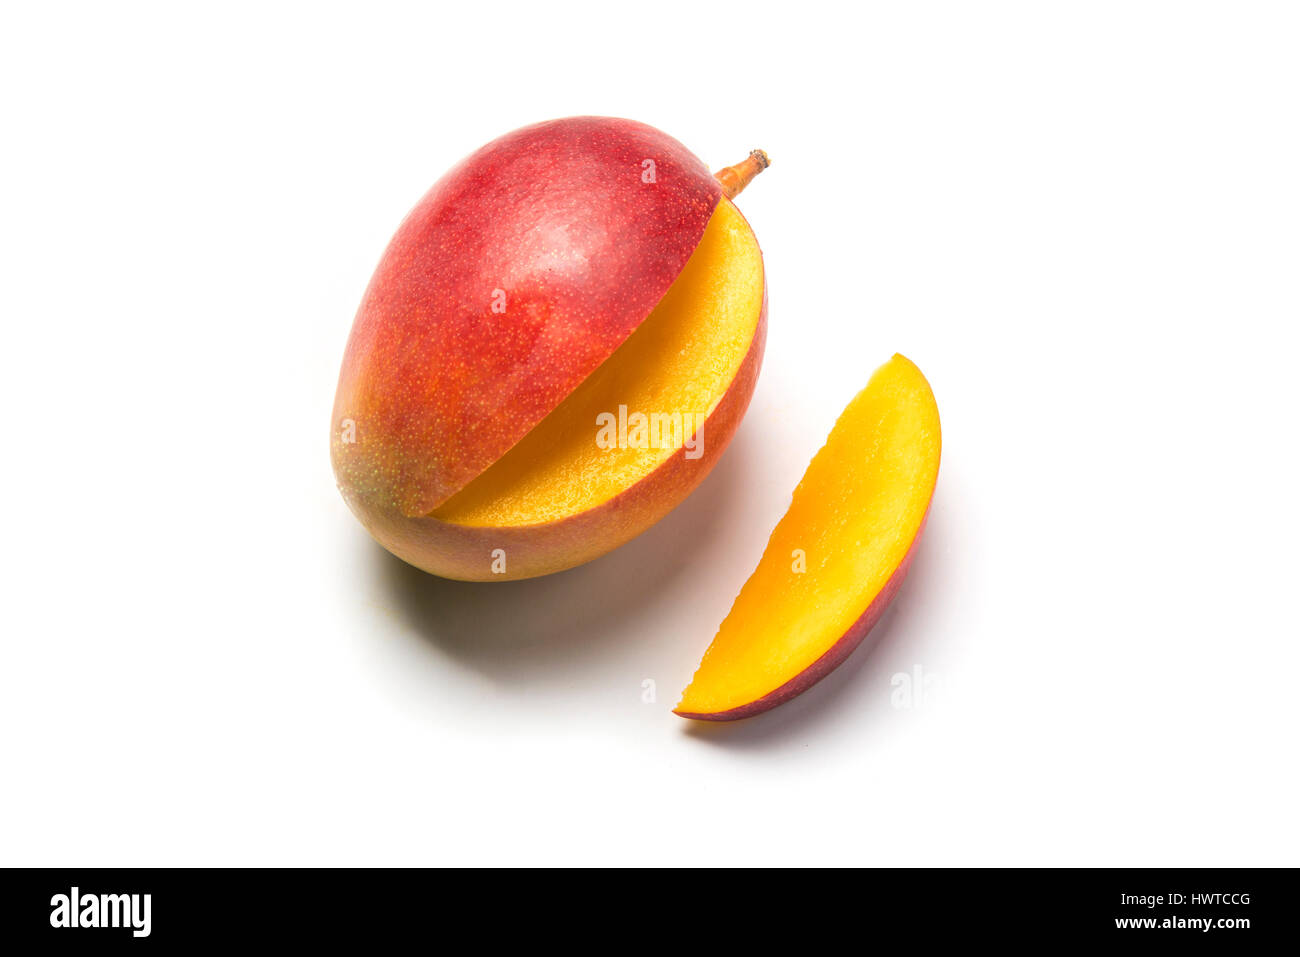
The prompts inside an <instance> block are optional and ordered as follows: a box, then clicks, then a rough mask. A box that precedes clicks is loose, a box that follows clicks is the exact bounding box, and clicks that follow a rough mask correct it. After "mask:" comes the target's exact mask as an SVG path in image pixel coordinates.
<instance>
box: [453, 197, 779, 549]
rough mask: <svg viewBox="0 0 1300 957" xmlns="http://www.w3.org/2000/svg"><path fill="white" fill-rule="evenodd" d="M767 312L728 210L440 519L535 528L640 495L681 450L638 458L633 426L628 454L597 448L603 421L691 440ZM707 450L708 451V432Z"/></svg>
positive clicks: (758, 265) (751, 247) (756, 257)
mask: <svg viewBox="0 0 1300 957" xmlns="http://www.w3.org/2000/svg"><path fill="white" fill-rule="evenodd" d="M762 305H763V260H762V255H761V254H760V252H759V248H758V242H757V240H756V239H755V238H754V234H753V232H752V231H751V230H750V228H749V224H748V223H746V222H745V219H744V217H743V216H741V215H740V212H739V211H738V210H737V209H736V207H735V206H733V205H732V204H731V203H730V202H729V201H728V200H726V199H723V200H722V201H720V202H719V204H718V208H717V210H716V211H715V212H714V214H713V217H712V218H711V219H710V220H709V224H708V226H707V228H706V229H705V231H704V236H703V238H702V239H701V240H700V243H699V245H698V246H697V247H696V249H695V252H694V253H692V254H691V258H690V260H689V261H688V262H687V264H686V267H685V268H684V269H683V270H682V273H681V275H680V276H678V277H677V280H676V281H675V282H674V283H673V285H672V287H671V288H670V289H669V290H668V293H667V294H666V295H665V296H664V298H663V299H662V300H661V301H660V303H659V305H658V306H656V307H655V309H654V311H653V312H652V313H651V314H650V315H649V316H648V317H646V319H645V320H644V321H643V322H642V323H641V325H640V326H638V327H637V329H636V331H635V332H633V333H632V335H631V336H629V337H628V338H627V340H626V341H625V342H624V343H623V344H622V345H621V346H620V347H619V348H618V350H617V351H616V352H615V353H614V354H613V355H612V356H610V358H609V359H607V360H606V361H605V362H604V363H603V364H602V365H601V366H600V367H599V368H598V369H597V370H596V371H595V372H594V373H593V374H592V375H591V376H590V377H588V378H587V379H586V381H584V382H583V383H582V384H581V385H580V386H579V387H578V388H577V389H575V390H574V391H573V392H572V393H571V394H570V395H569V396H568V397H567V398H565V400H564V401H563V402H562V403H561V404H560V405H559V406H558V407H556V409H555V410H554V411H552V412H551V414H550V415H548V416H547V417H546V418H545V419H543V420H542V421H541V422H540V423H539V424H538V425H537V426H536V427H535V428H534V429H533V430H532V431H531V432H529V433H528V434H527V435H526V436H525V437H524V438H523V439H522V440H520V442H519V443H518V444H517V445H515V446H514V448H512V449H511V450H510V451H509V452H507V453H506V454H505V455H504V456H502V457H501V458H500V459H498V460H497V461H496V462H495V463H494V464H493V465H492V466H491V467H489V468H488V469H487V470H486V471H485V472H483V474H482V475H480V476H478V478H476V479H474V481H472V482H471V483H470V484H469V485H467V486H466V487H465V488H463V489H462V490H461V491H460V492H458V493H457V494H456V495H454V496H453V497H452V498H451V499H449V500H448V501H447V502H445V503H444V504H443V505H441V506H440V507H439V508H438V509H437V510H435V511H434V512H433V513H432V515H433V517H434V518H437V519H439V520H441V521H444V522H450V523H454V524H459V525H468V526H490V527H512V526H528V525H539V524H543V523H546V522H553V521H557V520H560V519H563V518H566V517H568V516H570V515H576V514H579V513H581V512H584V511H586V510H588V509H592V508H595V507H597V506H599V505H601V504H602V503H604V502H606V501H608V500H609V499H611V498H613V497H614V496H616V495H617V494H619V493H620V492H622V491H623V490H625V489H627V488H629V487H631V486H632V485H634V484H636V483H637V482H639V481H640V480H641V479H643V478H645V477H646V476H648V475H649V474H650V473H651V472H653V471H654V470H655V469H656V468H658V467H659V466H660V465H661V464H663V462H665V461H666V460H667V459H668V458H669V457H670V456H672V455H674V454H676V449H675V448H674V447H672V445H673V444H672V443H671V442H669V441H666V440H665V439H664V438H663V436H662V433H661V437H660V441H659V443H658V444H659V447H654V448H637V447H632V446H633V445H634V444H639V443H638V440H637V435H636V432H635V424H636V423H635V421H633V423H632V427H630V428H629V429H628V430H627V432H628V435H627V437H628V438H629V439H630V440H631V441H630V442H629V443H627V444H628V446H629V447H621V443H620V447H602V446H601V445H600V444H598V442H597V437H598V433H599V432H600V426H601V425H607V424H608V419H600V418H599V417H601V416H602V415H603V414H608V415H612V416H615V417H617V416H618V414H619V407H620V406H626V408H627V413H628V416H629V417H630V416H632V415H633V414H634V413H640V414H642V415H645V416H650V415H652V414H664V415H667V416H671V415H673V414H674V413H676V414H679V415H682V416H683V418H684V422H683V427H682V439H683V440H688V439H690V438H691V436H692V433H693V432H694V425H695V424H696V423H697V422H698V421H700V417H701V416H707V415H708V414H709V413H711V412H712V411H713V408H714V406H716V405H717V404H718V402H719V401H720V400H721V399H722V397H723V395H725V393H726V391H727V387H728V386H729V385H730V383H731V381H732V379H734V378H735V376H736V373H737V371H738V370H739V369H740V366H741V363H742V362H743V361H744V359H745V355H746V353H747V352H748V351H749V347H750V344H751V342H752V341H753V338H754V332H755V329H756V328H757V325H758V320H759V315H760V313H761V310H762ZM687 416H689V418H686V417H687ZM598 423H599V424H598ZM615 431H618V430H617V429H616V430H615ZM608 437H609V433H608V432H607V433H606V439H607V440H608ZM701 439H702V441H704V442H707V441H708V430H707V428H706V429H705V430H704V431H703V434H702V436H701ZM678 444H680V440H679V442H678ZM606 445H608V441H606Z"/></svg>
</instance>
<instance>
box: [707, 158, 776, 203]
mask: <svg viewBox="0 0 1300 957" xmlns="http://www.w3.org/2000/svg"><path fill="white" fill-rule="evenodd" d="M771 165H772V161H771V160H770V159H768V158H767V154H766V153H764V152H763V151H762V150H751V151H750V154H749V155H748V156H746V157H745V158H744V159H743V160H741V161H740V162H739V163H737V164H736V165H735V166H728V167H727V168H726V169H720V170H718V171H717V172H716V173H714V174H713V178H714V179H716V180H717V181H718V182H719V183H721V184H722V195H723V196H725V197H727V199H735V198H736V197H737V196H739V195H740V191H741V190H742V189H744V188H745V187H746V186H748V185H749V184H750V183H751V182H753V180H754V177H755V176H757V175H758V174H759V173H761V172H763V170H765V169H767V168H768V167H769V166H771Z"/></svg>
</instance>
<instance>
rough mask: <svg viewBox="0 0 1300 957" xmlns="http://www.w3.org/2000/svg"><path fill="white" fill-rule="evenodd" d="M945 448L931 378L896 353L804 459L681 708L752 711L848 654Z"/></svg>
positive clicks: (895, 565) (896, 571) (899, 574)
mask: <svg viewBox="0 0 1300 957" xmlns="http://www.w3.org/2000/svg"><path fill="white" fill-rule="evenodd" d="M940 451H941V435H940V425H939V409H938V406H937V405H936V403H935V400H934V393H933V392H932V391H931V389H930V384H929V383H928V382H927V381H926V379H925V376H923V375H922V374H921V370H920V369H918V368H917V367H916V366H915V365H914V364H913V363H912V362H911V361H910V360H908V359H906V358H904V357H903V356H901V355H896V356H894V357H893V358H892V359H891V360H890V361H889V362H887V363H886V364H885V365H883V366H881V367H880V368H879V369H878V370H876V372H875V374H874V375H873V376H872V377H871V380H870V382H869V383H868V384H867V387H866V388H865V389H863V390H862V391H861V392H860V393H858V395H857V397H856V398H854V399H853V401H852V402H850V403H849V405H848V406H847V408H845V410H844V412H843V413H842V414H841V415H840V418H839V420H838V421H837V422H836V423H835V427H834V429H832V430H831V434H830V436H829V438H828V439H827V440H826V445H825V446H824V447H823V448H822V449H821V451H820V452H818V453H817V455H816V456H815V457H814V458H813V460H812V463H811V464H810V465H809V466H808V470H807V472H806V473H805V474H804V477H803V479H802V481H800V483H799V486H798V488H796V489H795V491H794V496H793V499H792V501H791V504H790V508H789V510H788V511H787V512H786V514H785V516H784V517H783V518H782V519H781V521H780V523H779V524H778V525H777V527H776V529H775V530H774V531H773V532H772V536H771V538H770V539H769V541H768V544H767V548H766V549H765V550H764V552H763V557H762V559H761V560H760V561H759V564H758V568H756V569H755V571H754V573H753V574H752V575H751V576H750V578H749V580H748V581H747V582H746V583H745V585H744V587H743V588H742V589H741V591H740V594H739V596H737V598H736V601H735V603H734V604H733V605H732V608H731V611H730V613H729V614H728V615H727V617H726V618H725V619H724V620H723V622H722V625H721V627H720V628H719V630H718V634H717V636H716V637H715V638H714V639H713V643H712V644H711V645H710V646H709V649H708V651H707V652H706V653H705V655H704V660H703V661H702V662H701V663H700V667H699V670H698V671H696V673H695V678H694V680H693V681H692V682H691V684H690V686H689V687H687V689H686V691H685V692H684V693H683V695H682V700H681V703H680V704H678V706H677V708H676V709H675V710H676V712H677V713H678V714H680V715H682V716H683V717H688V718H697V719H702V720H715V721H717V720H734V719H737V718H744V717H749V716H750V715H753V714H758V713H760V712H762V711H766V710H768V709H769V708H772V707H775V706H776V705H778V704H781V703H782V702H784V701H787V700H789V699H790V698H792V697H794V696H795V695H797V694H799V693H800V692H802V691H804V690H806V689H807V688H808V687H811V686H812V685H813V684H815V683H816V682H817V681H818V680H820V679H821V678H823V677H825V675H826V674H828V673H830V671H831V670H833V669H834V668H835V667H836V666H837V665H838V664H839V663H840V662H841V661H843V660H844V658H846V657H847V656H848V654H849V652H851V651H852V650H853V648H854V647H856V646H857V644H858V643H859V642H861V640H862V639H863V637H865V635H866V633H867V632H868V631H869V630H870V628H871V626H872V625H874V624H875V622H876V621H877V620H878V619H879V617H880V614H881V613H882V612H883V611H884V608H885V606H886V605H887V604H888V603H889V601H890V600H891V599H892V598H893V596H894V594H895V593H896V592H897V590H898V587H899V585H900V584H901V583H902V579H903V576H904V575H905V574H906V572H907V567H908V564H909V563H910V559H911V556H912V553H913V547H914V545H915V543H916V541H917V540H918V539H919V537H920V534H921V530H922V528H923V527H924V524H925V518H926V515H927V513H928V511H929V506H930V499H931V497H932V496H933V494H934V488H935V483H936V481H937V479H938V475H939V458H940ZM801 554H802V556H803V557H802V566H801V564H800V558H799V556H800V555H801ZM800 567H802V568H803V570H802V571H800V570H799V569H800Z"/></svg>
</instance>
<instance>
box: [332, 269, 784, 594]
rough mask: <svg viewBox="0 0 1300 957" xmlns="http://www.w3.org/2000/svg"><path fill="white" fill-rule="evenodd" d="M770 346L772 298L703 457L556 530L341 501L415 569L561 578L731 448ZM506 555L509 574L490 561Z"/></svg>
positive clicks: (687, 487)
mask: <svg viewBox="0 0 1300 957" xmlns="http://www.w3.org/2000/svg"><path fill="white" fill-rule="evenodd" d="M766 340H767V293H766V289H765V290H764V295H763V306H762V313H761V314H760V316H759V320H758V325H757V327H756V328H755V330H754V338H753V340H752V341H751V342H750V345H749V350H748V351H747V352H746V354H745V358H744V360H743V361H742V362H741V365H740V368H739V369H738V370H737V372H736V377H735V378H734V379H732V381H731V384H730V385H729V386H728V388H727V391H726V392H725V393H724V394H723V396H722V398H721V399H720V400H719V401H718V404H717V405H716V406H715V407H714V409H713V411H712V413H710V415H709V417H708V419H707V420H706V421H705V423H704V428H703V436H704V441H703V454H702V455H701V456H700V457H699V458H697V459H688V458H687V457H686V449H685V448H684V447H683V448H681V449H678V450H677V452H676V453H675V454H674V455H672V456H671V457H669V458H668V459H667V460H666V461H665V462H663V463H662V464H661V465H660V466H659V467H658V468H657V469H655V470H654V471H653V472H651V473H650V474H649V475H647V476H646V477H645V478H643V479H642V480H641V481H639V482H637V483H636V484H635V485H632V486H630V487H629V488H627V489H625V490H624V491H622V492H620V493H619V494H618V495H616V496H614V498H612V499H610V500H609V501H607V502H604V503H603V504H601V505H599V506H597V507H595V508H592V509H589V510H588V511H586V512H582V513H581V514H578V515H573V516H570V517H568V518H566V519H563V520H561V521H558V522H550V523H547V524H543V525H529V526H523V527H517V528H488V527H471V526H463V525H453V524H450V523H447V522H443V521H440V520H438V519H436V518H433V517H431V516H421V517H415V518H410V517H407V516H404V515H402V514H401V513H400V512H398V511H397V510H396V509H391V508H389V509H385V508H377V507H375V506H374V505H372V504H369V503H367V502H366V501H364V500H363V499H361V498H360V497H358V496H355V495H351V494H349V493H348V491H347V490H346V489H345V490H344V496H343V497H344V499H345V500H346V501H347V503H348V506H349V507H350V508H351V509H352V511H353V513H354V514H355V515H356V516H357V518H358V519H360V521H361V524H362V525H364V526H365V527H366V529H367V530H368V531H369V532H370V534H371V535H372V536H373V537H374V538H375V540H376V541H378V542H379V543H380V544H381V545H383V546H384V548H386V549H387V550H388V551H390V552H392V553H393V554H394V555H396V556H397V557H398V558H401V559H402V560H403V561H405V562H407V563H409V564H411V565H414V566H415V567H416V568H419V569H422V570H423V571H426V572H429V573H431V574H434V575H438V576H440V577H442V578H452V579H457V580H460V581H514V580H517V579H522V578H534V577H536V576H538V575H548V574H550V573H552V572H557V571H563V570H564V569H567V568H572V567H574V566H576V565H581V564H583V563H584V562H588V561H591V560H592V559H593V558H597V557H599V556H600V555H603V554H605V553H606V552H609V551H611V550H613V549H615V548H617V547H618V546H620V545H623V544H625V543H626V542H628V541H631V540H632V539H633V538H635V537H636V536H637V535H639V534H641V532H643V531H645V530H646V529H647V528H649V527H650V526H651V525H653V524H655V523H656V522H658V521H659V520H660V519H661V518H663V517H664V516H665V515H667V514H668V513H669V512H670V511H672V509H674V508H676V507H677V506H678V505H679V504H680V503H681V502H682V501H683V500H684V499H685V498H686V497H687V496H688V495H689V494H690V493H691V492H692V491H693V490H694V489H695V487H696V486H697V485H699V483H700V482H701V481H702V480H703V479H704V476H706V475H707V474H708V473H709V471H710V470H711V469H712V468H713V466H714V465H715V464H716V463H717V461H718V459H719V458H721V456H722V453H723V452H724V451H725V450H726V447H727V446H728V445H729V444H730V442H731V438H732V436H733V435H734V434H735V431H736V429H737V427H739V425H740V421H741V419H742V418H744V415H745V410H746V409H747V408H748V407H749V400H750V399H751V398H752V396H753V394H754V387H755V384H756V383H757V381H758V373H759V370H760V368H761V367H762V361H763V349H764V346H765V344H766ZM498 548H500V549H504V550H505V556H506V568H505V573H504V574H496V573H494V572H493V558H492V553H493V550H494V549H498Z"/></svg>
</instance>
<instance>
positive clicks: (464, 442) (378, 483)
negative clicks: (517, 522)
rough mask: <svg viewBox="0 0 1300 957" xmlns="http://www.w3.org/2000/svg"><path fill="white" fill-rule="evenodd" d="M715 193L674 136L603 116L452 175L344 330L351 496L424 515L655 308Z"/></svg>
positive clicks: (344, 460)
mask: <svg viewBox="0 0 1300 957" xmlns="http://www.w3.org/2000/svg"><path fill="white" fill-rule="evenodd" d="M647 160H650V161H653V182H646V181H645V180H646V179H647V178H648V176H647V174H648V173H649V172H650V167H649V166H648V165H647V163H646V161H647ZM721 195H722V193H721V187H720V186H719V184H718V182H717V180H715V179H714V178H713V175H712V174H711V173H710V172H709V169H708V167H706V166H705V165H704V164H703V163H702V162H701V161H700V160H699V159H697V158H696V157H695V156H694V155H693V154H691V153H690V152H689V151H688V150H687V149H686V148H685V147H684V146H682V145H681V144H680V143H679V142H677V140H675V139H673V138H672V137H670V136H668V135H667V134H665V133H661V132H660V131H658V130H656V129H654V128H652V127H649V126H646V125H644V124H642V123H636V122H633V121H631V120H622V119H611V118H605V117H574V118H570V119H563V120H552V121H549V122H545V123H538V124H536V125H533V126H528V127H524V128H523V129H520V130H516V131H515V132H513V133H509V134H507V135H506V136H503V137H501V138H500V139H498V140H494V141H493V142H491V143H489V144H488V145H487V146H485V147H483V148H482V149H480V150H479V151H478V152H476V153H474V154H472V155H471V156H469V157H468V158H467V159H465V160H463V161H462V162H461V163H460V164H459V165H457V166H456V167H455V168H454V169H452V170H451V171H450V172H449V173H447V175H446V176H444V177H443V178H442V179H441V180H439V181H438V182H437V183H436V184H435V185H434V187H433V188H432V189H431V190H430V191H429V192H428V193H427V194H426V195H425V197H424V198H423V199H422V200H420V202H419V204H418V205H417V206H416V207H415V209H414V210H412V211H411V213H410V214H409V215H408V216H407V218H406V220H405V221H404V222H403V223H402V225H401V226H400V227H399V228H398V230H397V233H396V235H395V236H394V237H393V239H392V241H391V243H390V244H389V246H388V249H387V251H386V252H385V253H384V255H383V258H382V260H381V261H380V263H379V267H378V268H377V269H376V270H375V274H374V277H373V278H372V279H371V282H370V286H369V288H368V289H367V290H366V293H365V296H364V298H363V300H362V303H361V308H360V310H359V311H358V313H357V317H356V320H355V322H354V324H353V327H352V334H351V337H350V338H349V340H348V345H347V350H346V352H345V354H344V358H343V368H342V371H341V373H340V376H339V385H338V392H337V395H336V398H335V402H334V420H333V422H332V423H331V456H332V459H333V464H334V472H335V476H336V478H337V480H338V484H339V487H340V488H341V489H342V490H343V492H344V496H345V497H346V498H347V499H348V501H349V503H353V502H361V503H364V507H365V508H366V509H374V510H378V511H381V512H386V513H395V514H397V515H401V516H406V517H413V516H421V515H427V514H428V513H429V512H431V511H432V510H433V509H435V508H437V507H438V506H439V505H441V504H442V503H443V502H445V501H446V500H447V499H449V498H450V497H451V496H452V495H454V494H455V493H456V492H458V491H459V490H460V489H461V488H463V487H464V486H465V485H467V484H468V483H469V482H470V481H471V480H472V479H474V478H475V477H476V476H477V475H479V474H480V473H481V472H482V471H483V470H485V469H486V468H487V467H488V466H489V465H491V464H492V463H493V462H495V461H496V460H497V459H498V458H500V457H501V456H502V455H503V454H505V452H506V451H508V450H509V449H510V447H511V446H513V445H514V444H515V443H516V442H518V441H519V439H521V438H523V436H524V435H525V434H526V433H527V432H528V431H529V430H530V429H532V428H533V427H534V426H535V425H537V423H538V422H540V421H541V420H542V419H543V418H544V417H545V416H546V415H547V414H548V413H549V412H550V411H551V410H552V409H554V408H555V407H556V406H557V405H558V404H559V403H560V402H561V401H562V400H563V399H564V397H565V396H567V395H568V394H569V393H570V392H571V391H573V389H574V388H576V387H577V386H578V384H579V383H581V382H582V381H583V380H584V379H585V378H587V376H589V375H590V374H591V373H592V372H593V371H594V370H595V369H596V367H597V366H599V365H600V364H601V363H602V362H603V361H604V360H605V359H607V358H608V357H609V356H610V354H611V353H613V352H614V350H615V349H617V348H618V346H619V345H620V344H621V343H622V342H623V341H624V340H625V339H626V338H627V337H628V336H629V335H630V334H631V333H632V332H633V331H635V329H636V327H637V326H638V325H640V323H641V321H642V320H644V319H645V318H646V317H647V316H648V315H649V314H650V312H651V311H652V310H653V309H654V307H655V305H656V304H657V303H658V302H659V300H660V299H661V298H663V295H664V294H665V293H666V292H667V291H668V287H669V286H670V285H672V283H673V281H674V280H675V279H676V278H677V276H678V274H679V273H680V272H681V270H682V267H684V266H685V265H686V261H687V260H688V259H689V258H690V255H691V253H692V252H693V251H694V250H695V247H696V246H697V245H698V244H699V241H700V238H701V237H702V236H703V235H704V229H705V226H706V225H707V224H708V221H709V218H710V216H712V214H713V211H714V208H715V207H716V206H717V204H718V201H719V199H720V198H721ZM503 301H504V312H500V311H494V310H493V306H494V303H495V304H496V305H497V307H498V309H499V308H500V306H501V304H502V302H503ZM353 508H354V511H355V510H356V505H353ZM381 540H382V539H381Z"/></svg>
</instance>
